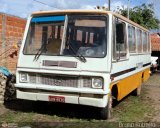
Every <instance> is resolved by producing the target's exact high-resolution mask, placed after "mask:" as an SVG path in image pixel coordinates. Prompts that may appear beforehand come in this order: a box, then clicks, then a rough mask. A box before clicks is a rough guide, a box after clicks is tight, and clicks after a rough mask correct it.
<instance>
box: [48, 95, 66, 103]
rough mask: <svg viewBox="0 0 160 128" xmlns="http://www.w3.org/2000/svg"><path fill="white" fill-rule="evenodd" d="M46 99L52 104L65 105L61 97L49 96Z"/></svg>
mask: <svg viewBox="0 0 160 128" xmlns="http://www.w3.org/2000/svg"><path fill="white" fill-rule="evenodd" d="M48 99H49V101H52V102H61V103H65V97H62V96H49V97H48Z"/></svg>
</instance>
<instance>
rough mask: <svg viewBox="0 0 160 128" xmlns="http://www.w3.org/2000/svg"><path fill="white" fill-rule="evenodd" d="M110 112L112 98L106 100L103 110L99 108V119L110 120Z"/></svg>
mask: <svg viewBox="0 0 160 128" xmlns="http://www.w3.org/2000/svg"><path fill="white" fill-rule="evenodd" d="M111 110H112V96H110V97H109V99H108V104H107V106H106V107H105V108H100V118H101V119H103V120H106V119H110V118H111Z"/></svg>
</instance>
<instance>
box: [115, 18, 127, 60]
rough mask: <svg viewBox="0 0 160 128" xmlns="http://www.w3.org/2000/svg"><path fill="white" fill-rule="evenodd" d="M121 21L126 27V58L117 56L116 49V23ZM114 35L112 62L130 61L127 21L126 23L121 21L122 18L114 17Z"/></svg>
mask: <svg viewBox="0 0 160 128" xmlns="http://www.w3.org/2000/svg"><path fill="white" fill-rule="evenodd" d="M116 20H117V21H119V22H122V23H124V25H125V28H124V33H125V34H124V42H125V45H126V51H125V52H126V56H125V57H120V54H118V56H117V53H116V52H117V49H116V22H117V21H116ZM112 33H113V46H112V50H113V51H112V54H113V56H112V61H113V62H119V61H126V60H128V53H129V51H128V43H127V22H126V21H124V20H123V19H121V18H119V17H116V16H115V17H113V31H112Z"/></svg>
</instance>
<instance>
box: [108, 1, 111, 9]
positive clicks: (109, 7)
mask: <svg viewBox="0 0 160 128" xmlns="http://www.w3.org/2000/svg"><path fill="white" fill-rule="evenodd" d="M108 10H109V11H110V10H111V0H108Z"/></svg>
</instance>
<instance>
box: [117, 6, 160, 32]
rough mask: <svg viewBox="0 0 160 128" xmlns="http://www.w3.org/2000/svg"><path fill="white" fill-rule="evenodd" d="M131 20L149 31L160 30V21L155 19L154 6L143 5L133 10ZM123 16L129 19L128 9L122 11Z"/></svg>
mask: <svg viewBox="0 0 160 128" xmlns="http://www.w3.org/2000/svg"><path fill="white" fill-rule="evenodd" d="M129 11H130V13H129V15H130V16H129V18H130V20H132V21H134V22H136V23H138V24H140V25H141V26H143V27H145V28H147V29H158V28H159V23H160V21H159V20H158V19H157V18H156V17H155V13H154V7H153V4H148V5H146V4H142V5H141V6H136V7H134V8H131V9H130V10H129ZM120 13H121V15H123V16H125V17H127V9H124V10H122V9H121V10H120Z"/></svg>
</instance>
